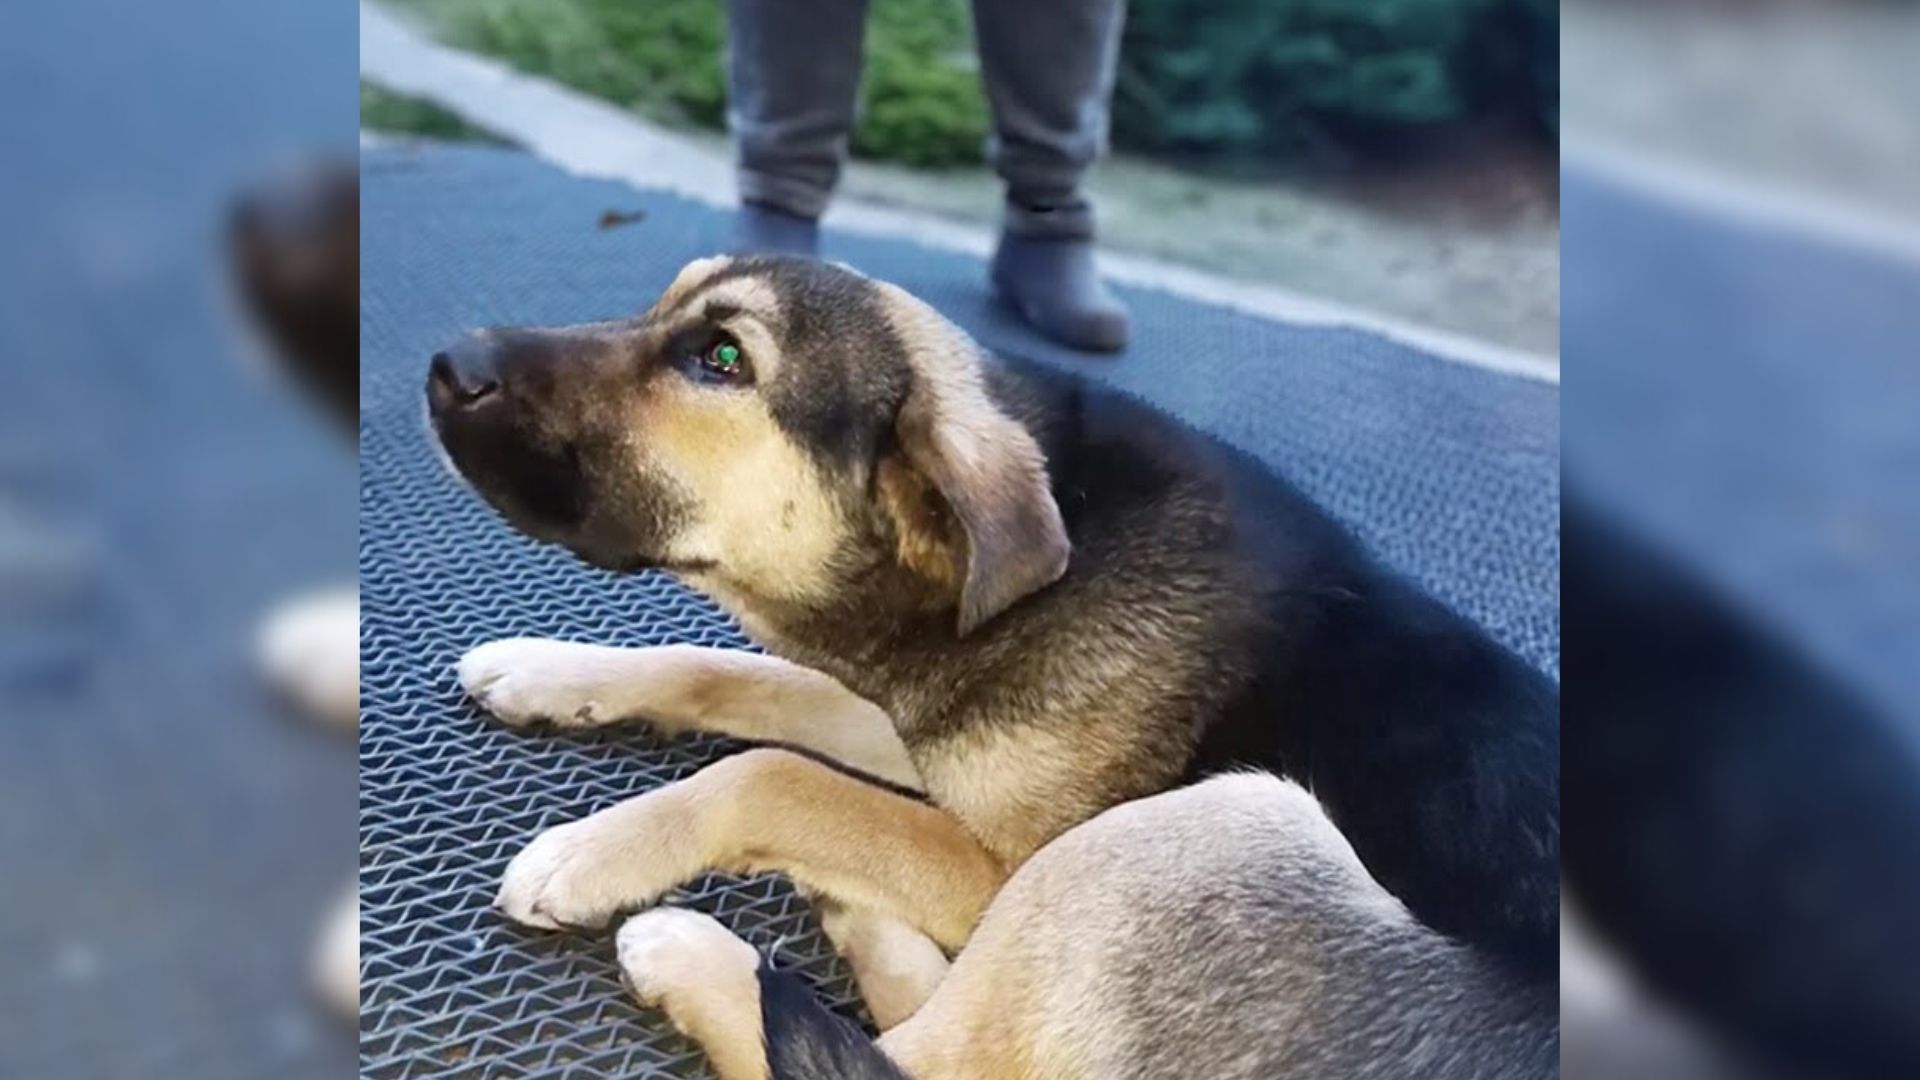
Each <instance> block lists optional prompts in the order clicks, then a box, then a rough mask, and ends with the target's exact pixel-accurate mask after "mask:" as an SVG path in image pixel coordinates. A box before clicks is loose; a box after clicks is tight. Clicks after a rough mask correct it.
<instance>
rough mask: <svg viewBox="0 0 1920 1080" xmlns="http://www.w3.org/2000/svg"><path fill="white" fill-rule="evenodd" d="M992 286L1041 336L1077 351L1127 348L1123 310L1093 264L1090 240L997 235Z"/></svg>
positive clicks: (1115, 350)
mask: <svg viewBox="0 0 1920 1080" xmlns="http://www.w3.org/2000/svg"><path fill="white" fill-rule="evenodd" d="M993 285H994V288H996V289H997V290H999V292H1000V295H1001V297H1002V298H1004V299H1005V300H1006V301H1007V303H1008V304H1010V305H1012V306H1013V309H1014V310H1015V311H1017V312H1019V313H1020V317H1021V318H1023V319H1025V320H1026V321H1027V322H1028V323H1030V324H1031V325H1032V326H1033V328H1034V329H1036V330H1038V331H1040V332H1041V333H1042V334H1044V335H1046V336H1047V337H1049V338H1051V339H1053V340H1054V341H1057V342H1059V343H1061V344H1062V345H1068V346H1071V347H1073V348H1076V349H1086V350H1089V351H1092V352H1118V351H1119V350H1121V349H1123V348H1125V347H1126V344H1127V333H1128V330H1129V327H1130V320H1129V319H1128V317H1127V309H1126V308H1125V307H1123V306H1121V304H1120V301H1119V299H1118V298H1116V297H1115V296H1114V295H1113V293H1111V292H1109V291H1108V290H1107V287H1106V285H1105V284H1104V283H1103V282H1101V280H1100V276H1099V275H1098V274H1097V273H1095V272H1094V267H1093V239H1092V237H1091V236H1085V237H1040V236H1021V235H1018V234H1015V233H1013V232H1002V233H1001V234H1000V248H999V250H998V251H995V252H994V254H993Z"/></svg>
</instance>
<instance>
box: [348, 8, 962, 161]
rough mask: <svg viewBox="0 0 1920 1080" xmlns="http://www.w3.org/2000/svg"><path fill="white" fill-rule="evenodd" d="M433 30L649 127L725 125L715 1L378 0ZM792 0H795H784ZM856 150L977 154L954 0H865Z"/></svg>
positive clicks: (719, 11) (720, 23)
mask: <svg viewBox="0 0 1920 1080" xmlns="http://www.w3.org/2000/svg"><path fill="white" fill-rule="evenodd" d="M386 2H387V4H388V6H389V7H391V8H393V9H395V10H397V11H399V12H402V13H404V14H407V15H410V16H412V17H413V18H414V19H416V20H417V21H419V22H420V23H421V24H422V25H423V26H424V28H425V29H426V30H427V31H428V32H429V33H431V34H432V35H433V36H434V37H436V38H438V39H439V40H441V41H444V42H446V43H447V44H449V45H453V46H455V47H456V48H461V49H466V50H468V51H471V52H477V53H482V54H485V55H488V56H494V57H498V58H500V59H502V60H504V61H506V62H507V63H508V64H511V65H512V66H514V67H516V68H519V69H520V70H522V71H526V72H529V73H531V74H536V75H540V76H543V77H545V78H549V79H552V80H554V81H555V82H558V83H562V84H565V85H567V86H570V87H572V88H573V89H575V90H579V91H581V92H582V93H586V94H591V95H593V96H594V97H598V98H601V99H604V100H606V101H611V102H613V103H615V104H617V105H620V106H622V107H624V108H628V109H632V110H634V111H635V112H638V113H640V114H641V115H643V116H645V117H647V118H648V119H650V120H653V121H656V122H658V123H663V124H666V125H668V126H672V127H680V128H705V129H718V128H721V127H724V126H725V122H726V100H727V93H726V77H725V67H724V50H725V44H726V15H725V11H724V6H725V5H724V4H723V3H722V2H721V0H386ZM793 2H796V3H798V2H801V0H793ZM865 52H866V68H865V77H864V80H863V82H862V85H861V119H860V123H859V126H858V128H857V129H856V130H855V132H854V138H853V151H854V154H855V155H856V156H860V157H867V158H874V159H880V160H887V161H894V162H899V163H901V164H906V165H917V166H930V167H938V166H948V165H965V164H972V163H974V162H978V161H979V160H980V159H981V155H982V148H983V146H984V145H985V139H986V131H987V109H986V102H985V99H984V98H983V97H982V95H981V92H980V86H979V78H978V74H977V72H976V70H975V67H974V60H973V34H972V29H971V26H970V24H969V22H968V16H967V11H966V8H965V6H964V3H963V2H962V0H872V9H871V11H870V12H869V15H868V21H867V33H866V46H865Z"/></svg>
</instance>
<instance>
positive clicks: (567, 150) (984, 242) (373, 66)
mask: <svg viewBox="0 0 1920 1080" xmlns="http://www.w3.org/2000/svg"><path fill="white" fill-rule="evenodd" d="M360 71H361V73H362V74H363V75H364V76H366V78H367V79H369V80H370V81H372V82H375V83H378V84H380V85H382V86H385V87H387V88H388V89H391V90H394V91H398V92H400V93H403V94H409V95H412V96H415V97H421V98H425V99H427V100H429V101H432V102H434V103H435V104H437V105H439V106H441V107H442V108H445V109H448V110H450V111H452V112H454V113H456V114H458V115H459V116H460V117H462V118H463V119H465V120H466V121H467V122H469V123H471V124H474V125H476V126H478V127H482V128H485V129H487V130H489V131H492V132H495V133H497V134H499V135H501V136H503V137H505V138H507V139H510V140H512V141H513V142H515V143H518V144H519V145H521V146H522V147H524V148H526V150H527V151H528V152H530V153H532V154H534V155H535V156H537V157H539V158H541V159H543V160H545V161H547V162H549V163H551V164H553V165H556V166H558V167H560V168H561V169H564V170H566V171H567V172H570V173H573V174H576V175H579V176H586V177H592V178H595V179H606V180H620V181H624V182H626V183H629V184H632V185H634V186H635V187H641V188H651V189H655V190H661V191H666V192H670V193H672V194H674V195H679V196H682V197H684V198H687V199H691V200H694V201H697V202H701V203H704V204H707V205H710V206H715V207H720V208H723V209H731V208H732V207H733V206H735V205H736V203H737V196H736V189H735V187H734V176H733V168H732V166H731V164H730V163H728V162H727V161H726V160H724V159H723V158H721V157H719V156H717V155H715V154H713V153H712V152H710V151H708V150H707V149H706V148H704V147H702V146H699V145H697V144H695V143H693V142H692V141H690V140H686V139H681V138H678V137H676V136H674V135H673V134H672V133H670V132H666V131H662V130H660V129H658V128H656V127H654V126H653V125H651V124H648V123H646V122H645V121H643V120H641V119H639V118H638V117H636V116H634V115H633V114H631V113H629V112H627V111H625V110H623V109H618V108H615V107H614V106H612V105H609V104H607V103H606V102H603V101H600V100H598V99H596V98H592V97H588V96H586V95H584V94H580V93H577V92H575V91H573V90H569V89H567V88H565V87H562V86H559V85H556V84H554V83H551V82H548V81H547V80H545V79H541V78H537V77H535V76H531V75H525V74H521V73H519V72H516V71H513V70H512V69H510V68H508V67H506V66H505V65H503V64H500V63H498V62H496V61H494V60H491V59H488V58H486V57H480V56H474V55H471V54H469V53H464V52H461V51H459V50H457V49H451V48H448V47H447V46H444V45H441V44H439V43H437V42H434V41H432V40H430V39H429V38H427V37H426V36H425V35H423V34H421V33H419V32H418V31H416V30H414V29H413V28H411V27H409V26H407V25H406V24H404V23H403V22H401V21H400V20H398V19H396V18H394V17H393V16H392V15H390V14H388V13H387V12H385V11H383V10H382V9H380V8H379V7H377V6H375V5H373V4H370V3H366V2H365V0H362V2H361V4H360ZM825 221H826V223H827V224H828V225H830V226H832V227H833V228H836V229H841V230H844V231H846V232H851V233H858V234H861V235H864V236H872V237H879V238H883V239H889V240H905V241H908V242H911V243H916V244H919V245H921V246H923V247H929V248H934V249H937V250H942V251H953V252H959V253H962V254H966V255H972V256H976V257H980V258H985V257H986V256H988V255H989V254H991V253H992V250H993V243H994V236H993V234H992V232H990V231H989V230H986V229H981V228H977V227H974V226H971V225H961V224H957V223H955V222H951V221H946V220H943V219H940V218H937V217H934V216H932V215H929V214H923V213H918V212H915V211H910V210H901V209H897V208H893V207H887V206H879V205H875V204H872V203H862V202H858V201H856V200H852V199H840V200H837V201H836V202H835V204H834V207H833V209H832V210H830V211H829V212H828V214H827V216H826V219H825ZM1100 266H1101V269H1102V271H1103V272H1104V273H1105V274H1106V275H1107V276H1108V277H1109V278H1110V279H1111V280H1113V281H1116V282H1119V283H1122V284H1127V285H1134V286H1140V287H1145V288H1151V289H1158V290H1160V291H1162V292H1167V293H1171V294H1173V295H1175V296H1179V297H1182V298H1185V299H1189V300H1195V301H1199V302H1201V303H1205V304H1212V305H1215V306H1219V307H1224V308H1229V309H1232V310H1234V311H1239V312H1243V313H1246V314H1250V315H1255V316H1259V317H1261V318H1268V319H1274V320H1278V321H1282V322H1288V323H1294V324H1299V325H1306V326H1324V327H1347V328H1352V329H1355V330H1360V331H1365V332H1368V333H1372V334H1377V335H1379V336H1381V337H1384V338H1387V339H1389V340H1391V341H1395V342H1399V343H1401V344H1403V345H1407V346H1409V347H1411V348H1413V349H1417V350H1419V351H1420V352H1424V353H1429V354H1432V355H1434V356H1438V357H1441V358H1442V359H1446V360H1450V361H1453V362H1455V363H1460V364H1466V365H1469V366H1472V367H1477V368H1484V369H1486V370H1489V371H1497V372H1500V373H1502V374H1506V375H1516V376H1520V377H1523V378H1528V379H1535V380H1538V381H1541V382H1546V383H1552V384H1554V385H1558V384H1559V382H1560V363H1559V360H1558V358H1556V357H1554V356H1552V355H1548V354H1543V353H1536V352H1531V351H1528V350H1524V349H1514V348H1509V347H1506V346H1503V345H1496V344H1492V343H1490V342H1485V341H1480V340H1477V339H1474V338H1470V337H1467V336H1465V335H1462V334H1456V333H1453V332H1451V331H1447V330H1440V329H1436V328H1434V327H1429V326H1423V325H1420V324H1418V323H1414V322H1411V321H1407V320H1403V319H1399V318H1396V317H1394V316H1391V315H1385V314H1382V313H1379V312H1375V311H1369V310H1366V309H1363V308H1358V307H1353V306H1350V305H1347V304H1342V303H1337V302H1334V301H1330V300H1325V299H1320V298H1317V297H1312V296H1308V295H1305V294H1302V293H1296V292H1293V291H1291V290H1288V289H1281V288H1275V287H1273V286H1271V285H1255V284H1249V283H1246V282H1240V281H1234V280H1231V279H1229V278H1223V277H1219V276H1217V275H1214V274H1209V273H1205V272H1203V271H1199V270H1193V269H1190V268H1187V267H1182V266H1177V265H1174V264H1171V263H1166V262H1162V261H1160V260H1158V259H1150V258H1145V257H1142V256H1135V255H1124V254H1119V253H1115V252H1102V253H1101V256H1100Z"/></svg>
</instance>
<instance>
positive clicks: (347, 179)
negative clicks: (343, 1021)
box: [226, 160, 360, 1014]
mask: <svg viewBox="0 0 1920 1080" xmlns="http://www.w3.org/2000/svg"><path fill="white" fill-rule="evenodd" d="M226 242H227V269H228V271H229V273H230V275H231V281H232V285H233V289H234V292H235V293H236V294H237V296H238V299H239V301H240V303H241V305H242V309H243V310H242V314H243V316H244V319H245V322H246V325H247V327H248V328H249V329H250V330H251V331H253V333H254V336H256V337H257V338H258V339H260V344H261V345H262V349H261V351H262V352H263V353H264V354H265V357H266V359H267V360H269V361H270V362H271V363H273V364H274V365H275V366H277V367H279V368H282V369H284V370H285V371H286V372H288V373H289V374H290V375H291V376H292V378H293V379H294V381H295V382H296V383H297V384H298V385H299V386H300V387H301V389H302V390H304V391H305V392H306V394H307V397H308V398H309V399H310V400H312V401H314V402H315V403H316V404H318V405H320V406H322V407H323V408H325V409H326V410H327V412H328V413H329V414H330V415H331V416H332V417H333V419H334V420H335V421H336V422H337V423H339V424H341V425H342V426H343V427H345V428H346V429H347V430H348V431H353V430H354V429H355V428H356V426H357V421H358V418H359V387H360V339H359V334H360V174H359V171H358V169H357V167H356V166H355V164H354V163H353V162H351V161H340V160H331V161H315V162H308V163H305V164H302V165H300V166H298V167H296V168H293V169H289V170H286V171H283V172H281V173H278V174H276V175H274V176H272V177H270V178H267V179H264V180H262V181H260V182H258V183H255V184H253V185H252V186H250V187H248V188H247V189H246V190H245V191H243V192H241V193H240V194H239V195H238V196H237V197H236V198H235V199H234V200H233V204H232V207H231V209H230V212H229V219H228V228H227V237H226ZM259 654H260V655H259V663H260V666H261V668H262V669H263V670H264V673H265V675H266V677H267V679H268V680H269V681H270V682H272V683H273V684H274V686H275V687H276V688H278V689H279V690H280V691H281V692H282V693H284V694H285V695H286V697H287V698H288V699H289V700H290V701H291V702H292V703H293V704H294V705H295V706H296V707H297V708H299V709H300V710H301V711H302V712H304V713H307V714H308V715H311V716H313V717H315V718H317V719H321V720H324V721H326V722H327V723H330V724H333V725H336V726H339V727H344V728H349V729H351V728H352V727H353V726H354V725H356V724H357V723H358V722H359V713H360V600H359V594H358V592H356V591H355V590H354V589H352V588H351V587H346V588H334V589H329V590H325V591H322V592H318V593H313V594H309V595H306V596H301V597H298V598H295V599H294V600H291V601H289V602H287V603H286V604H284V605H282V606H281V607H280V608H278V609H277V610H275V611H274V612H273V613H272V614H271V615H270V616H269V617H268V618H267V620H266V622H265V624H264V625H263V626H262V627H261V630H260V636H259ZM316 967H317V970H316V975H317V976H318V982H319V987H320V990H321V993H322V994H323V995H325V997H326V999H327V1001H328V1003H329V1004H331V1005H332V1006H333V1007H335V1008H336V1009H338V1010H340V1011H341V1012H344V1013H348V1014H353V1013H355V1012H356V1011H357V1010H358V1009H359V997H360V926H359V903H358V897H357V895H356V894H355V893H354V891H353V890H349V891H348V895H347V896H346V897H344V898H343V899H342V900H341V901H340V902H339V904H338V905H337V906H336V907H335V909H334V912H333V914H332V916H331V917H330V918H329V919H328V921H327V925H326V927H325V929H324V931H323V933H322V935H321V943H320V947H319V950H318V956H317V965H316Z"/></svg>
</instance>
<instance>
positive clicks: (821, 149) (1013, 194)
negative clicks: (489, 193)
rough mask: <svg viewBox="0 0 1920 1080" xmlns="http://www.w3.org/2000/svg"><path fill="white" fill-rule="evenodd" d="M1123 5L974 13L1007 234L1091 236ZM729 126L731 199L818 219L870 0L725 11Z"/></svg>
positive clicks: (746, 2) (741, 0)
mask: <svg viewBox="0 0 1920 1080" xmlns="http://www.w3.org/2000/svg"><path fill="white" fill-rule="evenodd" d="M1122 4H1123V0H973V21H974V34H975V37H976V38H977V39H978V42H979V48H980V70H981V75H982V78H983V81H984V82H985V85H986V93H987V103H988V105H989V106H990V107H991V109H992V112H993V136H992V138H991V139H989V140H988V144H987V157H988V159H989V160H990V161H991V162H992V163H993V168H994V171H995V172H998V173H999V174H1000V177H1001V179H1003V180H1005V181H1006V185H1007V227H1008V228H1009V229H1010V230H1011V231H1013V232H1016V233H1019V234H1021V235H1024V236H1048V237H1055V236H1057V237H1075V236H1090V235H1092V232H1093V212H1092V210H1091V209H1090V208H1089V207H1088V206H1087V203H1086V201H1085V200H1084V199H1082V198H1081V197H1080V194H1079V189H1080V178H1081V176H1082V175H1083V174H1084V173H1085V172H1086V170H1087V166H1088V165H1091V164H1092V163H1093V160H1094V159H1095V158H1096V157H1098V156H1099V155H1100V154H1101V153H1102V152H1104V151H1105V149H1106V141H1107V103H1108V99H1109V98H1111V97H1112V95H1113V71H1114V60H1115V56H1116V54H1117V53H1118V51H1119V45H1120V20H1121V15H1122ZM729 8H730V10H729V15H728V17H729V21H730V27H729V30H728V35H729V41H728V45H729V48H728V64H727V78H728V83H729V93H730V95H731V99H732V100H731V107H730V109H729V119H730V122H731V125H732V128H733V133H734V138H735V140H736V142H737V143H738V145H739V153H740V195H741V198H743V199H745V200H746V201H748V202H753V203H760V204H763V205H767V206H772V207H775V208H777V209H780V210H785V211H787V212H788V213H792V214H798V215H800V216H802V217H809V218H812V217H818V216H820V214H821V212H822V211H824V210H825V209H826V206H827V200H828V199H829V198H830V197H831V196H832V194H833V186H834V183H835V182H836V181H837V180H838V179H839V178H840V164H841V162H842V161H843V160H844V159H845V158H846V155H847V144H848V140H849V136H850V134H851V132H852V130H853V123H854V106H855V104H856V101H857V99H858V96H859V89H860V39H861V35H862V31H863V30H864V29H865V24H866V14H867V0H729Z"/></svg>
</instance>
